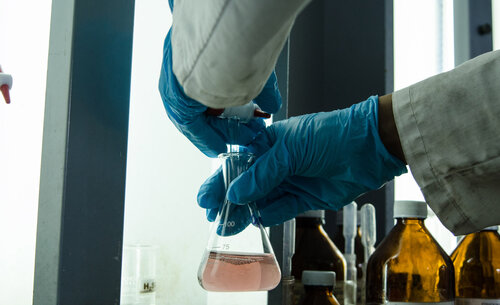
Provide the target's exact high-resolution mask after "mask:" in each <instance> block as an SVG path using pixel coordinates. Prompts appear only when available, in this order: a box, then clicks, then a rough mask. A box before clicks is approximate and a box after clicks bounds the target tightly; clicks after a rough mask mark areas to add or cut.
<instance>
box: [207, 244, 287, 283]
mask: <svg viewBox="0 0 500 305" xmlns="http://www.w3.org/2000/svg"><path fill="white" fill-rule="evenodd" d="M202 269H203V270H202V271H201V273H200V274H199V277H198V279H199V281H200V284H201V286H202V287H203V288H204V289H206V290H209V291H220V292H224V291H225V292H228V291H259V290H260V291H266V290H271V289H273V288H275V287H276V286H278V284H279V282H280V279H281V272H280V270H279V268H278V267H277V264H276V258H275V257H274V254H241V253H230V252H216V251H212V252H210V253H209V254H208V258H207V260H206V264H205V266H204V268H202Z"/></svg>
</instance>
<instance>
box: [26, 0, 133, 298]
mask: <svg viewBox="0 0 500 305" xmlns="http://www.w3.org/2000/svg"><path fill="white" fill-rule="evenodd" d="M133 18H134V0H106V1H100V0H54V1H53V4H52V21H51V35H50V49H49V63H48V75H47V93H46V105H45V122H44V134H43V149H42V166H41V178H40V196H39V209H38V231H37V245H36V261H35V283H34V296H33V304H35V305H55V304H61V305H66V304H68V305H80V304H81V305H84V304H85V305H88V304H92V305H98V304H106V305H108V304H119V296H120V278H121V253H122V238H123V212H124V197H125V167H126V157H127V137H128V114H129V93H130V73H131V59H132V34H133Z"/></svg>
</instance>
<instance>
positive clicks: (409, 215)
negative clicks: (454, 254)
mask: <svg viewBox="0 0 500 305" xmlns="http://www.w3.org/2000/svg"><path fill="white" fill-rule="evenodd" d="M426 217H427V204H426V203H425V202H420V201H396V202H395V203H394V218H396V225H395V226H394V227H393V228H392V230H391V231H390V232H389V234H388V235H387V236H386V237H385V238H384V240H382V242H381V243H380V245H379V246H378V247H377V249H376V250H375V252H373V254H372V255H371V257H370V259H369V260H368V266H367V270H366V304H400V303H408V304H424V303H425V304H427V305H429V303H440V304H442V305H448V304H449V305H452V304H453V301H454V294H455V287H454V270H453V263H452V262H451V259H450V258H449V256H448V255H447V254H446V253H445V252H444V250H443V249H442V248H441V247H440V246H439V244H438V243H437V242H436V240H435V239H434V238H433V237H432V235H431V234H430V233H429V231H428V230H427V228H426V227H425V224H424V219H425V218H426Z"/></svg>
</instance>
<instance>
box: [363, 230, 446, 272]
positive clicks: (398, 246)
mask: <svg viewBox="0 0 500 305" xmlns="http://www.w3.org/2000/svg"><path fill="white" fill-rule="evenodd" d="M370 264H378V265H392V266H393V267H396V266H398V265H401V268H406V267H407V266H408V265H420V266H422V265H427V266H431V265H436V266H442V265H445V266H448V267H451V266H452V261H451V259H450V257H449V256H448V255H447V254H446V252H445V251H444V250H443V249H442V248H441V246H440V245H439V244H438V243H437V241H436V240H435V239H434V237H432V235H431V234H430V233H429V231H428V230H427V229H426V228H425V226H420V225H414V224H409V225H396V226H395V227H394V228H393V229H392V230H391V231H390V232H389V234H388V235H387V236H386V238H384V240H383V241H382V242H381V243H380V245H379V246H378V247H377V249H376V250H375V252H374V253H373V254H372V256H371V257H370V260H369V265H370Z"/></svg>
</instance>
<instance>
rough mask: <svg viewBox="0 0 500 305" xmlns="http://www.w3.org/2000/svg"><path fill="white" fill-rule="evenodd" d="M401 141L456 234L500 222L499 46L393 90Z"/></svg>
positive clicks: (435, 205)
mask: <svg viewBox="0 0 500 305" xmlns="http://www.w3.org/2000/svg"><path fill="white" fill-rule="evenodd" d="M392 99H393V109H394V110H393V111H394V118H395V121H396V126H397V129H398V133H399V136H400V139H401V145H402V147H403V151H404V154H405V157H406V160H407V162H408V164H409V166H410V169H411V171H412V174H413V176H414V178H415V180H416V181H417V183H418V185H419V186H420V188H421V190H422V192H423V194H424V197H425V199H426V201H427V203H428V204H429V205H430V207H431V208H432V209H433V211H434V212H435V213H436V215H437V216H438V217H439V219H440V220H441V221H442V222H443V224H444V225H445V226H446V227H447V228H448V229H449V230H451V231H452V232H453V233H454V234H457V235H458V234H466V233H470V232H474V231H477V230H480V229H482V228H484V227H487V226H491V225H497V224H500V51H496V52H490V53H487V54H484V55H482V56H479V57H476V58H474V59H472V60H470V61H468V62H466V63H464V64H462V65H460V66H458V67H457V68H455V69H454V70H451V71H449V72H446V73H442V74H439V75H436V76H434V77H431V78H428V79H426V80H424V81H422V82H420V83H417V84H415V85H412V86H410V87H408V88H405V89H402V90H399V91H397V92H395V93H394V94H393V97H392Z"/></svg>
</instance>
